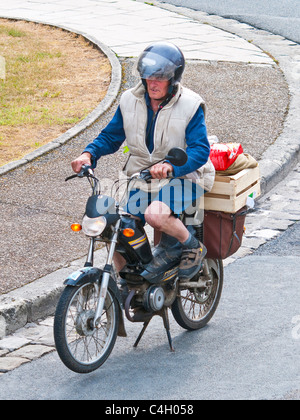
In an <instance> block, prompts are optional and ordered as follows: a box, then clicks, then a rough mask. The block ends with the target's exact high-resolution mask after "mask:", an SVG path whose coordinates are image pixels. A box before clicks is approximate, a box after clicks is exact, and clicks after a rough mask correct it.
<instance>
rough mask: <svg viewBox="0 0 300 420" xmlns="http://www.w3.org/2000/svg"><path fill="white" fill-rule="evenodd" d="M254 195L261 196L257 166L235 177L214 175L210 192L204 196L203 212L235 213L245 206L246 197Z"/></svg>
mask: <svg viewBox="0 0 300 420" xmlns="http://www.w3.org/2000/svg"><path fill="white" fill-rule="evenodd" d="M252 193H256V197H259V196H260V194H261V190H260V172H259V166H257V167H256V168H253V169H244V170H243V171H241V172H239V173H237V174H236V175H230V176H220V175H216V179H215V183H214V186H213V188H212V190H211V191H210V192H209V193H206V194H205V196H204V208H205V210H217V211H224V212H225V213H236V212H237V211H238V210H240V209H241V208H242V207H244V206H245V205H246V201H247V197H248V196H249V195H250V194H252Z"/></svg>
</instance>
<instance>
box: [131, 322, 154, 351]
mask: <svg viewBox="0 0 300 420" xmlns="http://www.w3.org/2000/svg"><path fill="white" fill-rule="evenodd" d="M151 319H152V318H151ZM151 319H149V321H146V322H144V326H143V329H142V331H141V332H140V334H139V336H138V338H137V339H136V342H135V343H134V345H133V347H137V346H138V344H139V342H140V341H141V338H142V337H143V335H144V332H145V331H146V328H147V327H148V325H149V324H150V321H151Z"/></svg>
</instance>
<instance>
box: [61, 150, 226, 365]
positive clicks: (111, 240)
mask: <svg viewBox="0 0 300 420" xmlns="http://www.w3.org/2000/svg"><path fill="white" fill-rule="evenodd" d="M165 159H167V160H168V161H169V162H170V163H171V164H172V165H175V166H182V165H184V164H185V162H186V160H187V155H186V152H185V151H184V150H182V149H179V148H173V149H172V150H170V151H169V153H168V155H167V156H166V157H165ZM163 160H164V159H163ZM76 177H79V178H87V179H88V181H89V183H90V185H91V187H92V194H91V196H90V197H89V198H88V200H87V204H86V209H85V214H84V217H83V220H82V224H81V225H79V224H75V225H74V227H73V228H74V230H80V229H82V230H83V232H84V233H85V235H86V236H87V237H89V239H90V244H89V249H88V255H87V260H86V263H85V266H84V267H83V268H82V269H80V270H78V271H76V272H74V273H72V274H71V275H70V276H69V277H68V278H67V279H66V280H65V282H64V284H65V286H66V287H65V289H64V291H63V293H62V295H61V297H60V300H59V302H58V305H57V308H56V313H55V319H54V339H55V344H56V349H57V352H58V354H59V357H60V358H61V360H62V362H63V363H64V364H65V365H66V366H67V367H68V368H69V369H71V370H73V371H74V372H77V373H89V372H92V371H94V370H96V369H98V368H99V367H100V366H101V365H102V364H103V363H104V362H105V361H106V360H107V358H108V357H109V355H110V353H111V351H112V349H113V347H114V345H115V343H116V339H117V336H122V337H126V336H127V334H126V330H125V323H124V314H123V313H125V316H126V318H127V319H128V320H129V321H130V322H142V323H143V328H142V330H141V332H140V334H139V336H138V338H137V340H136V341H135V343H134V347H136V346H137V345H138V343H139V342H140V340H141V338H142V336H143V334H144V332H145V330H146V328H147V327H148V325H149V323H150V321H151V319H152V318H153V317H154V316H160V317H162V320H163V324H164V327H165V329H166V333H167V338H168V342H169V346H170V350H171V351H174V347H173V342H172V338H171V334H170V323H169V316H168V311H169V309H171V311H172V314H173V317H174V319H175V320H176V321H177V323H178V324H179V325H180V326H181V327H182V328H184V329H186V330H190V331H192V330H198V329H200V328H203V327H204V326H205V325H206V324H207V323H208V322H209V321H210V319H211V318H212V316H213V315H214V313H215V311H216V309H217V306H218V304H219V301H220V297H221V293H222V287H223V265H222V260H216V259H208V258H205V259H204V260H203V263H202V266H201V268H200V269H199V271H198V272H197V274H196V275H194V276H193V278H191V279H188V280H186V279H185V280H184V281H183V280H182V279H179V277H178V269H179V264H180V259H181V254H182V249H181V245H180V243H179V242H178V241H177V240H175V239H174V238H172V237H170V236H168V235H166V234H162V237H161V240H160V242H159V244H158V245H156V246H154V247H151V245H150V240H149V238H148V235H147V233H146V230H145V227H144V226H143V224H142V223H141V220H140V219H139V218H138V217H136V216H133V215H131V214H129V213H126V212H124V210H123V209H122V206H121V205H120V203H119V202H118V201H116V200H115V199H114V198H113V197H110V196H108V195H104V194H101V190H100V182H99V179H98V178H96V176H95V173H94V171H93V169H92V168H91V167H89V166H83V167H82V169H81V171H80V172H79V173H78V174H74V175H72V176H70V177H68V178H67V179H66V181H68V180H70V179H72V178H76ZM150 178H151V174H150V170H149V167H148V168H146V169H144V170H143V171H141V172H139V173H137V174H134V175H133V176H132V177H130V178H129V179H128V181H127V182H128V183H127V190H128V189H130V184H131V183H132V182H134V181H135V180H137V179H138V180H143V181H145V182H146V181H149V180H150ZM180 218H181V220H182V221H183V223H185V221H186V218H187V215H186V214H185V213H183V214H182V215H180ZM188 228H189V229H191V232H192V233H193V234H194V235H195V236H196V237H197V238H198V239H199V240H200V241H201V242H203V223H198V224H197V223H195V224H193V225H191V226H190V225H189V227H188ZM97 241H102V242H104V243H105V244H106V246H107V249H108V255H107V259H106V264H105V266H104V267H103V268H98V267H95V266H94V252H95V244H96V242H97ZM115 252H118V253H119V254H121V255H122V256H123V258H124V259H125V261H126V265H125V267H124V268H123V269H122V270H121V271H120V272H119V273H116V271H115V269H114V265H113V256H114V254H115ZM120 278H121V279H122V280H121V281H122V282H123V283H122V284H123V285H122V287H121V286H120ZM124 284H125V285H126V286H125V287H124Z"/></svg>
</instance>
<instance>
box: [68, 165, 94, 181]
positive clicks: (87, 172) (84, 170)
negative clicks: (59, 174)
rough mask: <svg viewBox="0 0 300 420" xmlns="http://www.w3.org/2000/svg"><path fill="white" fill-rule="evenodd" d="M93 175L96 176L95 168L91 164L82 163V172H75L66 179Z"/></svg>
mask: <svg viewBox="0 0 300 420" xmlns="http://www.w3.org/2000/svg"><path fill="white" fill-rule="evenodd" d="M85 176H87V177H91V178H95V177H94V171H93V168H92V167H91V166H89V165H82V168H81V170H80V172H78V174H74V175H71V176H68V177H67V178H66V179H65V181H66V182H67V181H69V180H70V179H74V178H83V177H85Z"/></svg>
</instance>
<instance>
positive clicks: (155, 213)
mask: <svg viewBox="0 0 300 420" xmlns="http://www.w3.org/2000/svg"><path fill="white" fill-rule="evenodd" d="M170 215H171V210H170V208H169V207H168V206H167V205H166V204H164V203H161V202H160V201H153V203H151V204H150V206H149V207H148V208H147V209H146V211H145V220H146V222H147V223H148V224H149V225H150V226H152V227H153V228H154V229H157V230H159V231H161V230H162V229H163V228H164V225H165V224H166V223H167V221H168V219H169V217H170Z"/></svg>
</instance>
